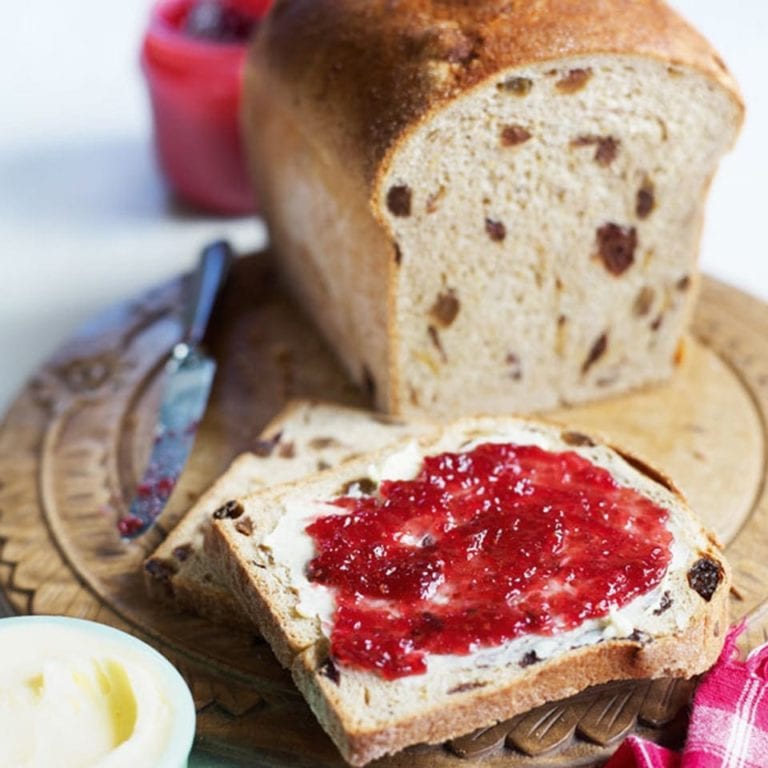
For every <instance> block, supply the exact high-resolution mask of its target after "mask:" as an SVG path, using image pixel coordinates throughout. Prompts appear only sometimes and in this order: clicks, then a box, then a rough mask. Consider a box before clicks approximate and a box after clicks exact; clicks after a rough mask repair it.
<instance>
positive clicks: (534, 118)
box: [243, 0, 743, 418]
mask: <svg viewBox="0 0 768 768" xmlns="http://www.w3.org/2000/svg"><path fill="white" fill-rule="evenodd" d="M742 116H743V106H742V103H741V98H740V96H739V93H738V89H737V88H736V85H735V84H734V82H733V79H732V77H731V76H730V74H729V73H728V71H727V69H726V68H725V65H724V64H723V62H722V60H721V59H720V58H719V57H718V55H717V53H716V52H715V51H714V50H713V49H712V47H711V46H710V45H709V44H708V43H707V42H706V40H704V39H703V38H702V37H701V36H700V35H699V34H698V33H697V32H696V31H695V30H693V29H692V28H691V27H690V26H689V25H688V24H686V23H685V22H684V21H683V20H682V19H681V18H680V17H679V16H678V15H677V14H676V13H675V12H674V11H673V10H672V9H671V8H670V7H669V6H668V5H667V4H666V3H664V2H661V1H660V0H645V1H644V2H628V1H627V0H603V1H602V2H599V3H574V2H572V0H537V2H535V3H534V2H524V1H522V0H517V1H516V2H490V1H489V0H477V1H476V2H445V0H399V1H398V2H397V3H393V2H391V0H280V2H278V3H276V4H275V8H274V12H273V13H271V14H270V16H269V17H268V18H267V19H266V21H265V24H264V26H263V27H262V28H261V29H260V31H259V35H258V36H257V38H256V40H255V41H254V45H253V48H252V50H251V55H250V57H249V61H248V65H247V67H246V72H245V85H244V113H243V117H244V120H243V125H244V136H245V144H246V148H247V152H248V155H249V162H250V167H251V171H252V173H251V175H252V177H253V179H254V181H255V183H256V184H257V186H258V191H259V200H260V201H261V203H262V210H263V212H264V217H265V219H266V222H267V224H268V226H269V231H270V237H271V239H272V242H273V243H274V245H275V248H276V250H277V252H278V253H279V254H280V258H279V259H278V265H279V267H280V269H282V270H283V271H284V273H285V275H286V283H287V284H288V285H290V286H291V289H292V290H293V291H294V292H295V293H296V295H297V296H298V297H299V298H300V299H301V301H302V303H303V305H304V306H305V308H306V309H307V311H308V312H309V313H310V314H311V316H312V317H313V318H314V319H315V321H316V322H317V324H318V326H319V327H320V328H321V329H322V331H323V332H324V334H325V336H326V338H327V339H328V341H329V344H330V345H331V346H332V348H333V349H334V350H335V351H336V353H337V355H338V357H339V358H340V359H341V361H342V362H343V363H344V365H345V366H346V368H347V370H348V371H349V372H350V374H351V376H352V377H353V378H354V379H356V380H357V381H359V382H361V383H365V384H366V386H367V387H368V388H369V389H371V390H372V391H374V392H375V395H376V399H377V402H378V404H379V406H380V407H381V408H383V409H385V410H390V411H392V412H395V413H400V414H414V413H430V414H433V415H437V416H440V417H447V418H454V417H455V416H456V415H459V414H468V413H491V412H497V413H509V412H512V411H514V412H517V413H522V412H529V411H530V412H532V411H538V410H543V409H545V408H553V407H557V406H559V405H561V404H566V405H567V404H568V403H575V402H581V401H585V400H589V399H598V398H601V397H604V396H606V395H609V394H615V393H619V392H623V391H626V390H628V389H630V388H633V387H637V386H639V385H642V384H646V383H649V382H655V381H660V380H662V379H664V378H667V377H668V376H669V375H670V374H671V373H672V371H673V370H674V366H675V361H676V360H677V359H679V355H678V351H677V348H678V343H679V341H680V338H681V334H682V332H683V329H684V327H685V324H686V321H687V318H688V316H689V314H690V311H691V309H692V304H693V297H694V295H695V288H696V286H697V283H698V277H697V270H696V257H697V251H698V247H699V238H700V234H701V227H702V222H703V214H704V203H705V198H706V193H707V190H708V188H709V184H710V181H711V179H712V175H713V174H714V172H715V170H716V168H717V165H718V162H719V160H720V158H721V156H722V155H723V153H724V152H725V151H726V150H727V149H728V148H729V147H730V145H731V144H732V143H733V142H734V140H735V137H736V135H737V133H738V130H739V127H740V125H741V122H742Z"/></svg>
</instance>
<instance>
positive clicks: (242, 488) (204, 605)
mask: <svg viewBox="0 0 768 768" xmlns="http://www.w3.org/2000/svg"><path fill="white" fill-rule="evenodd" d="M427 429H428V426H427V425H426V424H410V425H406V424H404V423H401V422H397V421H393V420H391V419H387V418H385V417H382V416H381V415H380V414H376V413H372V412H370V411H362V410H358V409H355V408H346V407H343V406H340V405H334V404H331V403H323V402H317V401H311V400H295V401H293V402H291V403H289V404H288V405H287V406H286V407H285V408H284V409H283V410H282V411H281V412H280V413H279V414H278V415H277V416H276V417H275V418H274V419H273V420H272V421H271V422H270V423H269V424H268V425H267V426H266V427H265V429H264V431H263V432H262V435H261V439H260V440H259V442H258V443H257V445H255V446H254V450H253V452H251V453H245V454H243V455H241V456H238V457H237V458H236V459H235V460H234V461H233V462H232V464H231V466H230V467H229V468H228V469H227V471H226V472H225V473H224V474H223V475H222V476H221V477H220V478H218V479H217V480H216V482H215V483H214V484H213V485H212V486H211V487H210V488H209V489H208V490H207V491H206V492H205V493H204V494H203V495H202V496H201V497H200V498H199V499H198V501H197V502H196V503H195V504H194V505H193V506H192V507H191V508H190V509H189V511H188V512H187V513H186V515H184V517H183V518H182V519H181V520H180V521H179V523H178V524H177V525H176V527H175V528H174V529H173V530H172V531H171V532H170V533H169V534H168V536H166V538H165V540H164V541H163V543H162V544H161V545H160V546H159V547H158V548H157V549H156V550H155V551H154V552H153V553H152V555H151V556H150V557H149V558H147V560H146V561H145V563H144V577H145V583H146V586H147V590H148V591H149V594H150V595H151V596H152V597H153V598H154V599H156V600H159V601H162V602H165V603H168V604H169V605H173V606H175V607H176V608H178V609H180V610H186V611H190V612H192V613H196V614H198V615H200V616H205V617H206V618H208V619H211V620H212V621H214V622H216V623H218V624H230V625H233V626H237V627H242V628H246V629H247V628H252V626H253V624H252V622H251V620H250V619H249V618H248V616H247V614H245V612H244V611H243V609H242V608H241V606H240V602H239V600H237V599H236V598H235V597H234V595H233V594H232V592H231V591H230V590H229V588H228V587H227V586H226V584H224V582H223V581H222V579H221V578H220V577H219V574H218V572H217V570H216V568H215V566H214V564H213V563H211V561H210V559H209V558H208V557H207V556H206V554H205V551H204V549H203V536H204V532H205V530H206V528H208V526H209V525H210V520H211V515H212V514H213V513H214V512H215V511H216V510H218V509H221V508H222V507H223V506H224V505H225V504H226V503H227V502H228V501H229V500H231V499H236V498H238V497H241V496H246V495H248V494H249V493H252V492H254V491H257V490H259V489H263V488H267V487H271V486H276V485H279V484H280V483H286V482H289V481H292V480H296V479H298V478H303V477H307V476H310V475H312V474H314V473H316V472H319V471H322V470H325V469H330V468H332V467H336V466H338V465H340V464H342V463H344V462H345V461H348V460H350V459H352V458H354V457H355V456H358V455H360V454H364V453H367V452H370V451H373V450H376V449H378V448H381V447H383V446H385V445H387V444H389V443H391V442H395V441H397V440H400V439H402V438H403V437H404V436H406V435H419V434H423V433H424V432H425V431H426V430H427Z"/></svg>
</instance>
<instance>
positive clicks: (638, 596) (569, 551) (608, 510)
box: [205, 418, 730, 765]
mask: <svg viewBox="0 0 768 768" xmlns="http://www.w3.org/2000/svg"><path fill="white" fill-rule="evenodd" d="M411 478H415V479H414V480H411ZM339 497H342V498H339ZM205 544H206V549H207V551H208V552H209V554H210V556H211V557H212V558H213V559H214V560H215V562H216V563H217V567H218V568H219V570H220V572H221V573H222V576H223V578H224V579H225V581H226V582H227V583H228V584H229V585H230V587H231V588H232V590H233V592H234V593H235V594H236V595H237V597H238V598H239V599H240V600H241V602H242V604H243V606H244V608H245V610H246V611H247V612H248V614H249V615H250V616H251V618H252V619H253V621H254V622H255V623H256V624H257V625H258V627H259V628H260V630H261V632H262V633H263V635H264V637H265V638H266V639H267V641H268V642H269V643H270V645H271V647H272V649H273V651H274V652H275V655H276V656H277V658H278V659H279V661H280V662H281V663H282V664H283V665H284V666H285V667H287V668H288V669H290V671H291V673H292V675H293V678H294V681H295V683H296V685H297V687H298V688H299V690H300V691H301V693H302V694H303V695H304V696H305V698H306V699H307V701H308V703H309V705H310V706H311V708H312V710H313V711H314V713H315V715H316V716H317V718H318V720H319V722H320V723H321V725H322V726H323V728H324V729H325V730H326V731H327V732H328V734H329V735H330V737H331V738H332V739H333V740H334V742H335V743H336V745H337V746H338V748H339V750H340V752H341V754H342V755H343V757H344V758H345V759H346V760H347V761H348V762H350V763H351V764H353V765H361V764H364V763H366V762H368V761H369V760H373V759H375V758H377V757H379V756H381V755H384V754H388V753H392V752H395V751H398V750H401V749H403V748H404V747H406V746H409V745H412V744H416V743H422V742H426V743H438V742H442V741H444V740H446V739H448V738H451V737H455V736H458V735H461V734H465V733H468V732H469V731H472V730H473V729H475V728H480V727H484V726H488V725H489V724H492V723H495V722H497V721H500V720H503V719H506V718H509V717H512V716H514V715H516V714H519V713H522V712H525V711H527V710H529V709H531V708H533V707H536V706H538V705H540V704H542V703H544V702H547V701H552V700H557V699H560V698H563V697H566V696H569V695H572V694H574V693H576V692H578V691H580V690H582V689H584V688H586V687H588V686H591V685H595V684H599V683H604V682H607V681H611V680H616V679H631V678H647V677H651V678H656V677H665V676H672V677H690V676H693V675H695V674H698V673H700V672H702V671H704V670H705V669H707V668H708V667H709V666H710V665H711V664H712V663H713V662H714V661H715V659H716V658H717V655H718V653H719V650H720V648H721V646H722V642H723V636H724V633H725V630H726V627H727V624H726V622H727V616H726V612H727V596H728V590H729V578H730V576H729V569H728V566H727V565H726V563H725V561H724V560H723V557H722V554H721V552H720V551H719V548H718V545H717V543H716V541H715V539H714V538H713V536H712V534H710V533H709V532H707V531H706V530H704V529H703V528H702V527H701V525H700V523H699V522H698V521H697V520H696V519H695V517H694V516H693V514H692V513H691V511H690V510H689V508H688V506H687V504H686V502H685V500H684V499H683V498H682V496H681V495H680V493H679V492H678V491H677V490H676V488H675V486H674V485H673V484H672V483H671V482H670V481H668V480H667V479H666V478H664V477H663V476H662V475H661V474H660V473H658V472H657V471H655V470H653V469H651V468H650V467H648V466H647V465H645V464H644V463H643V462H641V461H639V460H638V459H636V458H634V457H632V456H630V455H627V454H623V453H621V452H619V451H617V450H614V449H612V448H610V447H608V446H607V445H605V444H603V443H600V442H598V441H596V440H594V439H592V438H590V437H588V436H586V435H584V434H581V433H577V432H573V431H569V430H564V429H562V428H560V427H555V426H546V425H544V424H542V423H536V422H532V421H526V420H521V419H514V418H495V419H494V418H478V419H466V420H463V421H460V422H456V423H454V424H451V425H449V426H446V427H445V428H444V430H443V431H441V432H440V433H439V434H438V435H437V436H435V435H433V436H431V437H425V438H422V439H421V440H420V441H418V442H406V443H404V444H401V445H399V446H398V447H396V448H392V447H390V448H387V449H384V450H382V451H380V452H378V453H377V454H374V455H372V456H368V457H363V458H360V459H359V460H354V461H350V462H347V463H346V464H344V465H343V466H342V467H340V468H339V469H337V470H334V471H328V472H325V473H322V474H320V475H316V476H315V477H314V478H312V479H309V480H307V481H306V482H302V483H296V484H293V485H292V486H290V487H287V488H284V489H283V490H280V491H276V492H273V493H269V492H265V493H260V494H256V495H253V496H250V497H247V498H245V499H242V500H240V501H239V502H237V503H233V504H232V505H231V507H230V509H229V516H228V517H225V518H223V519H218V520H215V521H213V524H212V526H211V528H210V530H209V531H208V533H207V536H206V542H205Z"/></svg>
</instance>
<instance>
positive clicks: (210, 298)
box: [183, 240, 234, 346]
mask: <svg viewBox="0 0 768 768" xmlns="http://www.w3.org/2000/svg"><path fill="white" fill-rule="evenodd" d="M233 258H234V254H233V252H232V247H231V246H230V244H229V243H228V242H226V241H225V240H217V241H216V242H214V243H211V244H210V245H207V246H206V247H205V248H204V249H203V252H202V253H201V254H200V263H199V264H198V266H197V270H196V271H195V274H194V277H193V279H192V286H191V289H190V295H189V298H188V300H187V301H186V302H185V304H184V315H183V322H184V341H185V342H186V343H187V344H188V345H189V346H197V345H198V344H200V342H201V341H202V340H203V336H204V335H205V329H206V328H207V326H208V320H209V319H210V317H211V312H212V311H213V305H214V304H215V303H216V297H217V296H218V293H219V289H220V288H221V286H222V284H223V283H224V280H225V278H226V276H227V272H228V271H229V267H230V265H231V264H232V260H233Z"/></svg>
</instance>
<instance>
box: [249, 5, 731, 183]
mask: <svg viewBox="0 0 768 768" xmlns="http://www.w3.org/2000/svg"><path fill="white" fill-rule="evenodd" d="M595 53H607V54H627V55H637V56H642V57H648V58H656V59H661V60H662V61H664V62H667V63H668V64H669V65H670V66H677V67H690V68H692V69H694V70H698V71H700V72H701V73H702V74H704V75H705V76H707V77H710V78H712V79H713V80H714V81H716V82H717V83H719V84H720V85H722V86H723V87H724V88H726V89H727V90H729V91H730V92H731V93H732V94H733V96H734V98H735V99H736V100H737V101H738V102H739V103H741V97H740V95H739V92H738V88H737V86H736V84H735V82H734V80H733V78H732V77H731V75H730V73H729V72H728V70H727V68H726V66H725V64H724V63H723V61H722V59H720V57H719V56H718V55H717V53H716V52H715V51H714V49H713V48H712V46H711V45H710V44H709V43H708V42H707V40H705V39H704V38H703V37H702V36H701V35H700V34H699V33H698V32H697V31H696V30H694V29H693V28H692V27H691V26H690V25H689V24H688V23H687V22H685V21H684V20H683V19H682V18H681V17H680V16H679V15H678V14H677V13H676V12H675V11H673V10H672V9H671V8H670V7H669V6H668V5H667V4H666V3H664V2H662V1H661V0H599V1H598V2H573V0H278V2H277V3H276V4H275V7H274V10H273V11H272V13H271V14H270V17H269V19H268V20H267V22H266V24H265V25H264V28H263V29H262V31H261V33H260V34H259V35H258V37H257V41H256V44H255V45H254V47H253V50H252V52H251V62H250V67H251V68H255V69H258V70H260V71H262V72H264V73H267V77H269V78H270V80H271V86H270V87H271V88H272V89H274V90H273V93H274V94H275V96H274V98H275V99H282V100H284V101H286V102H287V103H290V104H291V105H293V108H295V109H297V110H300V111H301V114H302V122H303V124H304V128H305V130H306V132H307V134H308V135H309V136H311V137H322V144H323V145H324V147H325V150H326V151H327V152H331V153H333V154H335V155H337V157H339V158H346V163H344V165H345V166H346V167H347V168H348V169H349V171H350V172H352V173H356V172H357V171H361V172H362V177H363V178H362V181H363V183H365V184H367V185H368V186H369V188H373V184H374V182H375V180H376V179H377V178H380V172H381V170H382V167H383V166H386V165H387V156H388V154H389V153H390V151H391V150H393V149H394V148H395V147H396V145H397V144H398V143H399V139H400V138H401V137H402V136H403V134H404V133H405V132H406V131H407V130H408V129H409V128H412V127H414V126H415V125H416V124H417V123H419V122H420V121H421V120H422V119H423V118H424V117H426V116H427V115H428V114H429V113H430V112H432V111H433V110H435V109H436V108H438V107H439V106H440V105H442V104H444V103H445V102H446V101H448V100H449V99H451V98H453V97H455V96H456V95H457V94H459V93H461V92H463V91H466V90H467V89H469V88H472V87H473V86H475V85H477V84H479V83H481V82H483V81H484V80H486V79H487V78H489V77H492V76H493V75H494V74H495V73H497V72H499V71H501V70H504V69H507V68H510V67H519V66H524V65H529V64H536V63H540V62H545V61H549V60H554V59H559V58H564V57H576V56H581V55H588V54H595ZM350 161H351V162H350Z"/></svg>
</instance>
